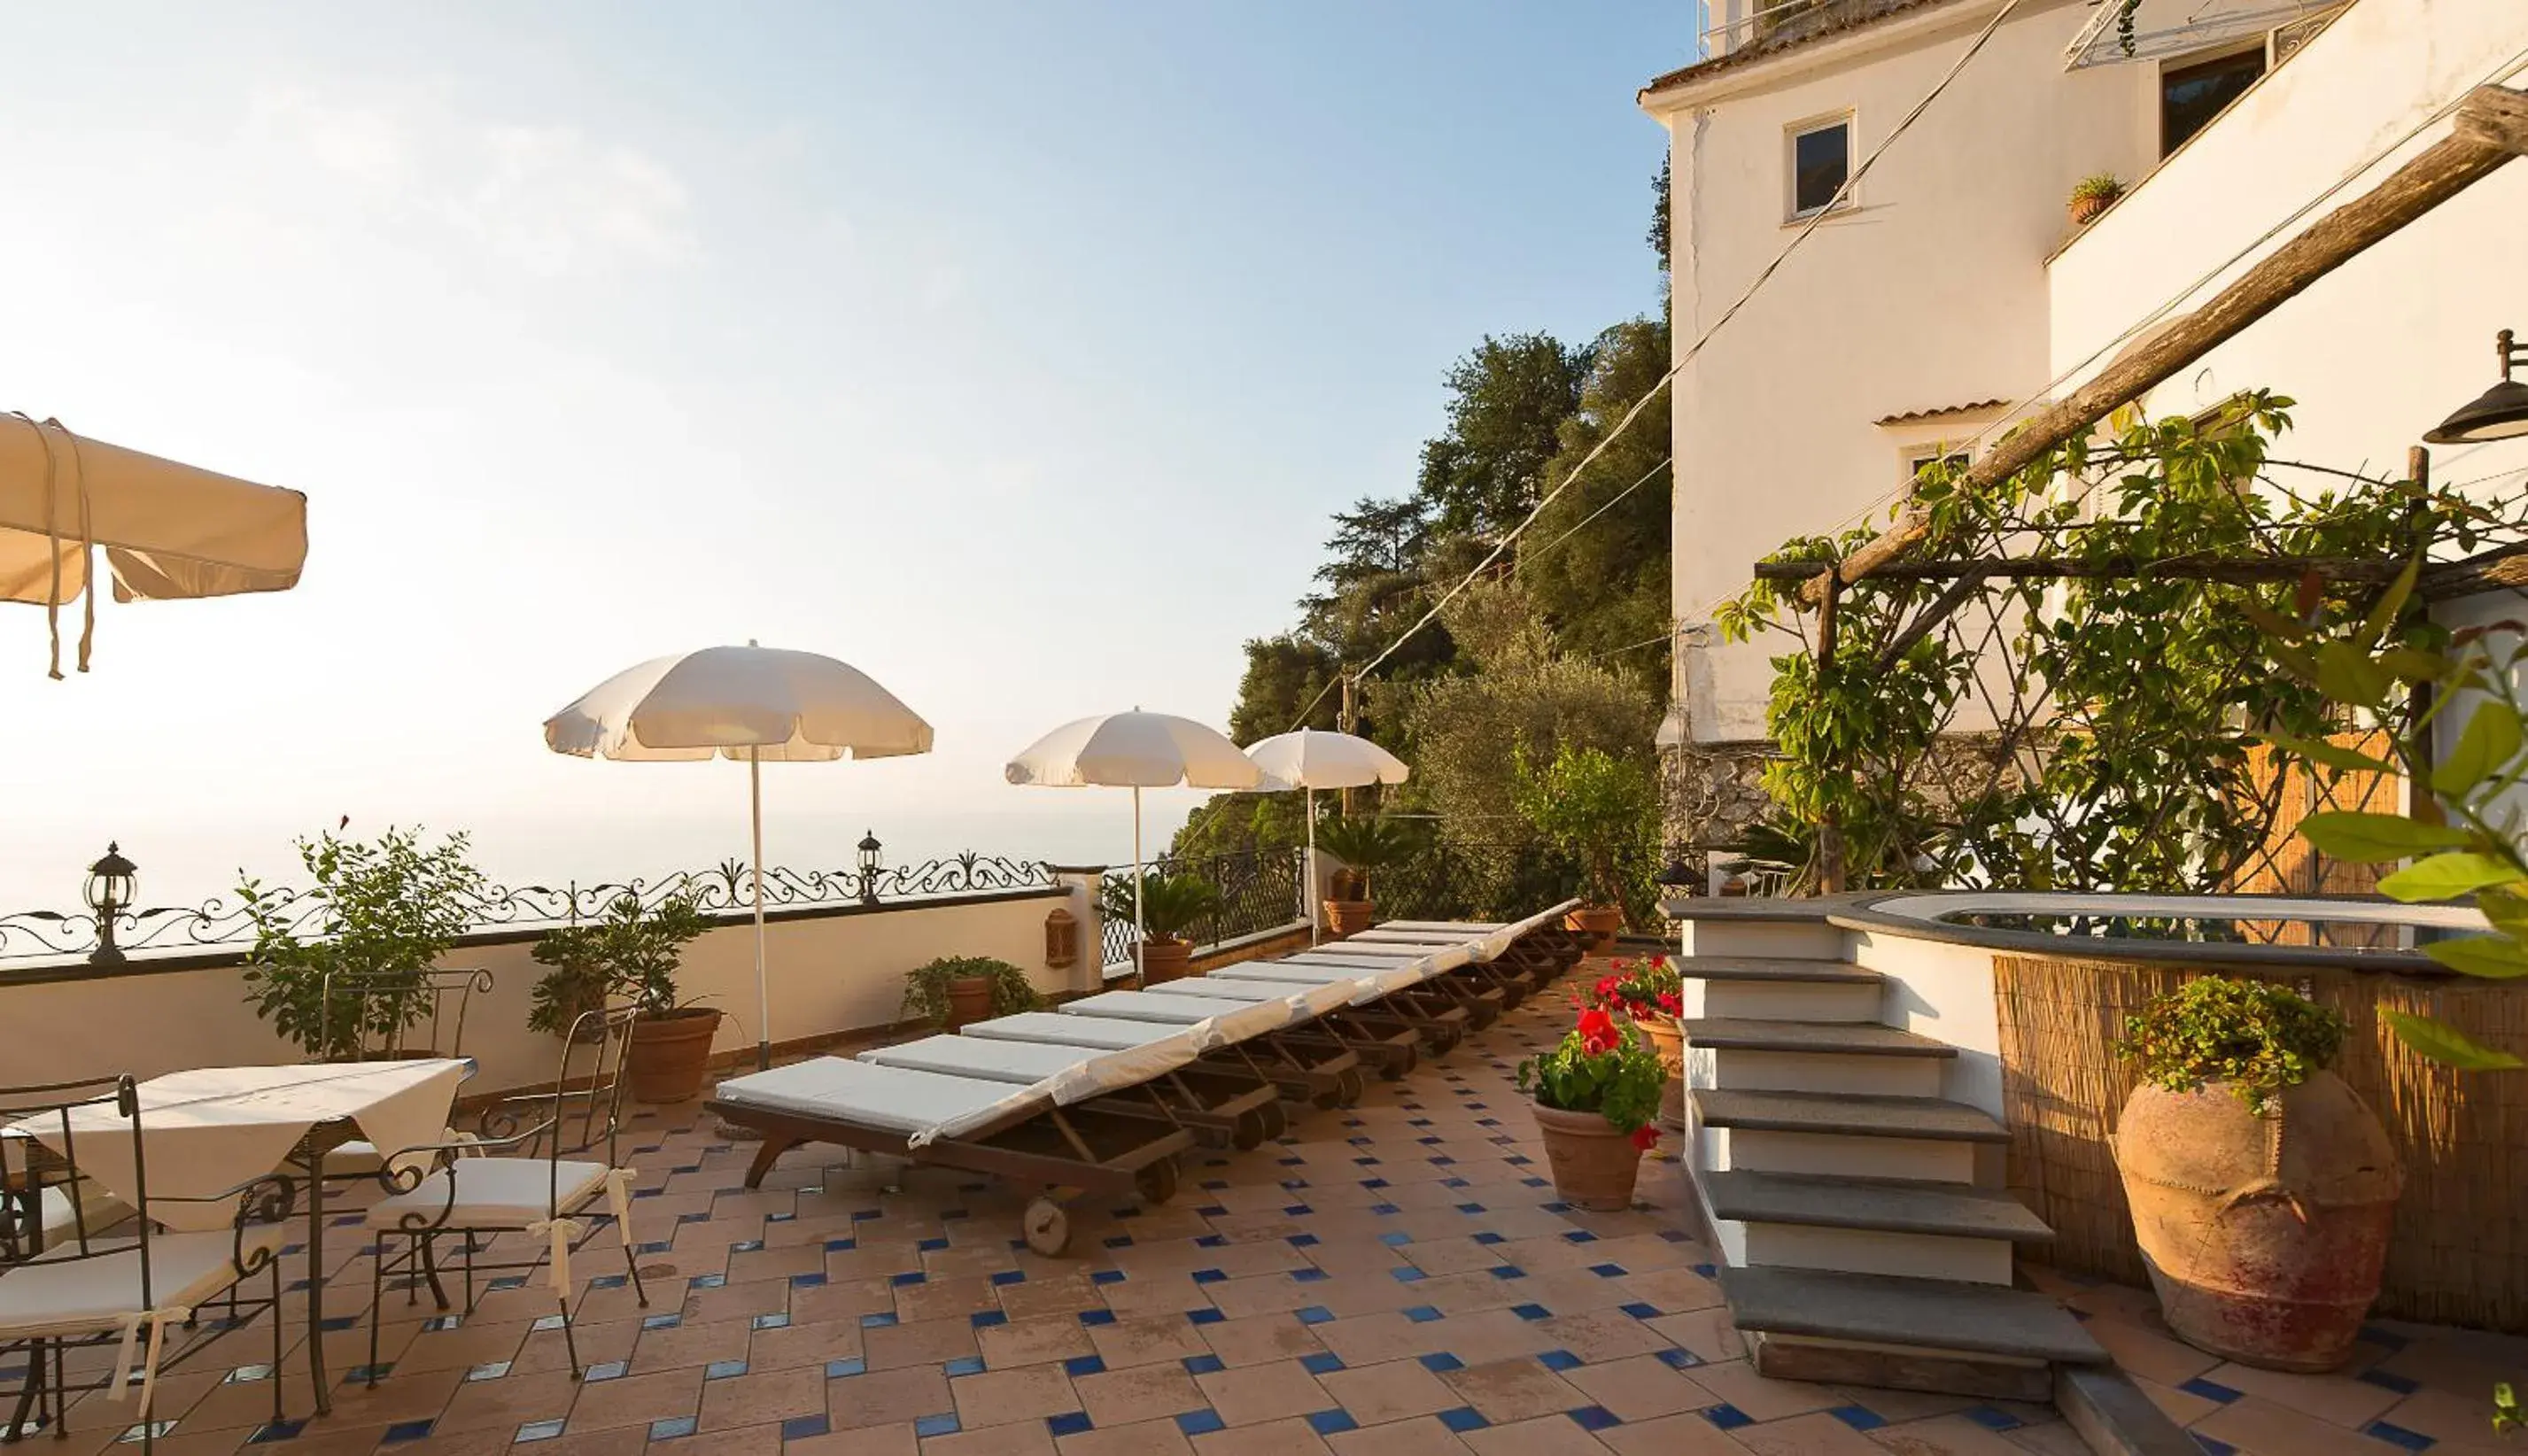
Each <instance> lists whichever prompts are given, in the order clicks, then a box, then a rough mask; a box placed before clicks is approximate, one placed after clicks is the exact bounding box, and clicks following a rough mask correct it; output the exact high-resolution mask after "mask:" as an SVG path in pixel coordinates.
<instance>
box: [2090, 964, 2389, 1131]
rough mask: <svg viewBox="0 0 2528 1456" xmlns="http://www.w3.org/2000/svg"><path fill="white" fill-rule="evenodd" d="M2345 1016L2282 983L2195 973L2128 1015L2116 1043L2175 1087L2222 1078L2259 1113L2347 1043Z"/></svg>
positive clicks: (2144, 1071)
mask: <svg viewBox="0 0 2528 1456" xmlns="http://www.w3.org/2000/svg"><path fill="white" fill-rule="evenodd" d="M2343 1048H2344V1017H2343V1016H2341V1015H2340V1014H2337V1013H2335V1012H2334V1011H2332V1010H2330V1009H2329V1008H2326V1007H2322V1006H2319V1005H2318V1004H2317V1003H2316V1002H2313V1001H2311V1000H2309V999H2308V998H2307V997H2305V996H2302V995H2300V994H2299V993H2298V992H2296V991H2293V990H2291V988H2289V987H2287V986H2278V985H2275V984H2273V983H2271V982H2269V981H2247V980H2236V979H2232V978H2231V977H2228V976H2198V977H2196V978H2195V979H2193V980H2190V981H2187V982H2186V984H2185V985H2183V986H2180V987H2178V988H2177V989H2176V990H2174V991H2168V992H2163V993H2162V994H2160V995H2157V996H2154V997H2152V998H2151V999H2150V1001H2149V1002H2148V1003H2147V1004H2145V1005H2144V1006H2143V1007H2142V1009H2141V1012H2140V1013H2139V1014H2136V1015H2133V1016H2129V1017H2127V1018H2126V1020H2125V1040H2124V1042H2123V1044H2122V1045H2121V1046H2120V1047H2119V1048H2118V1049H2117V1050H2118V1051H2120V1052H2121V1053H2122V1054H2123V1056H2124V1058H2125V1060H2126V1061H2128V1062H2131V1063H2133V1064H2134V1065H2135V1066H2136V1067H2137V1068H2138V1069H2139V1070H2140V1072H2141V1075H2142V1078H2143V1079H2144V1080H2146V1081H2148V1082H2151V1083H2153V1084H2154V1085H2157V1086H2161V1087H2165V1088H2167V1089H2168V1090H2170V1091H2172V1092H2191V1091H2194V1090H2196V1089H2198V1088H2200V1087H2201V1086H2203V1085H2204V1084H2205V1083H2207V1082H2226V1083H2228V1084H2230V1086H2231V1087H2232V1089H2233V1090H2235V1091H2236V1092H2237V1093H2238V1096H2239V1097H2240V1098H2241V1099H2243V1100H2244V1101H2245V1102H2246V1103H2247V1105H2248V1106H2249V1107H2252V1108H2255V1109H2257V1110H2258V1111H2260V1112H2261V1111H2263V1110H2264V1109H2265V1108H2266V1107H2268V1106H2269V1105H2270V1104H2271V1103H2272V1102H2273V1099H2274V1098H2275V1097H2276V1096H2278V1095H2279V1094H2281V1093H2282V1092H2283V1091H2284V1090H2285V1089H2286V1088H2290V1087H2296V1086H2298V1085H2299V1084H2300V1083H2302V1082H2304V1081H2307V1080H2308V1078H2309V1075H2310V1074H2311V1073H2312V1072H2317V1071H2322V1070H2324V1069H2325V1068H2326V1066H2328V1065H2329V1064H2331V1063H2333V1062H2334V1061H2335V1056H2336V1054H2337V1053H2338V1052H2340V1051H2342V1050H2343Z"/></svg>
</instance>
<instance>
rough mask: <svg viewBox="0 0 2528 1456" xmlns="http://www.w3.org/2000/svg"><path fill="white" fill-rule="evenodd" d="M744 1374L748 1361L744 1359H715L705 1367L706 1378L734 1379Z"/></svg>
mask: <svg viewBox="0 0 2528 1456" xmlns="http://www.w3.org/2000/svg"><path fill="white" fill-rule="evenodd" d="M744 1374H746V1362H745V1361H743V1360H714V1361H712V1362H711V1364H709V1365H706V1366H704V1367H703V1378H704V1379H706V1380H733V1379H735V1378H738V1377H739V1376H742V1375H744Z"/></svg>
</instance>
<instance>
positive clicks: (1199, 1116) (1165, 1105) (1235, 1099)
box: [860, 1023, 1286, 1152]
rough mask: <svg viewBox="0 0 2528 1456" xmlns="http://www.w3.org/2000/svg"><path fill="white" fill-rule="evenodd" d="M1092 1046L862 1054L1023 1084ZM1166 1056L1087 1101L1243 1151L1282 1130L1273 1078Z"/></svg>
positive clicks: (1048, 1075) (956, 1045)
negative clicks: (1170, 1124)
mask: <svg viewBox="0 0 2528 1456" xmlns="http://www.w3.org/2000/svg"><path fill="white" fill-rule="evenodd" d="M1186 1024H1191V1023H1186ZM1176 1029H1180V1030H1181V1029H1183V1027H1179V1028H1176ZM1085 1050H1086V1049H1084V1048H1081V1047H1076V1046H1069V1045H1064V1044H1060V1043H1055V1042H1039V1041H1012V1040H1007V1039H1003V1038H997V1037H987V1036H925V1037H922V1039H920V1040H919V1041H910V1042H905V1043H903V1044H901V1045H898V1046H892V1047H880V1048H878V1049H876V1050H875V1051H869V1052H863V1053H861V1056H860V1060H861V1061H863V1062H868V1063H872V1064H875V1065H876V1066H901V1067H905V1068H908V1069H910V1070H914V1071H931V1072H938V1073H940V1074H942V1075H945V1076H957V1077H970V1078H973V1079H974V1080H977V1081H998V1082H1012V1083H1017V1084H1020V1085H1023V1086H1024V1085H1032V1084H1034V1083H1036V1082H1045V1081H1053V1080H1057V1079H1060V1078H1062V1077H1065V1076H1067V1075H1071V1074H1073V1073H1075V1072H1076V1070H1077V1068H1078V1066H1079V1065H1080V1062H1081V1060H1082V1055H1081V1054H1082V1052H1083V1051H1085ZM1164 1062H1165V1065H1164V1066H1161V1065H1158V1064H1156V1063H1154V1064H1153V1065H1152V1066H1151V1069H1150V1074H1149V1076H1148V1077H1147V1079H1146V1080H1139V1081H1134V1082H1132V1083H1131V1084H1129V1085H1126V1086H1122V1087H1118V1088H1116V1089H1114V1090H1112V1091H1109V1092H1105V1093H1102V1094H1100V1095H1099V1096H1097V1097H1095V1098H1094V1099H1092V1100H1089V1101H1087V1102H1084V1103H1083V1104H1081V1105H1082V1106H1086V1107H1089V1108H1093V1109H1095V1110H1096V1111H1098V1112H1100V1113H1105V1114H1109V1115H1112V1116H1114V1117H1119V1118H1147V1119H1149V1120H1151V1121H1157V1122H1177V1123H1182V1124H1184V1125H1185V1126H1188V1127H1193V1128H1195V1129H1197V1130H1200V1131H1204V1132H1208V1133H1210V1134H1212V1136H1211V1137H1210V1138H1209V1139H1208V1140H1209V1141H1212V1142H1214V1143H1216V1144H1219V1143H1225V1144H1227V1145H1229V1146H1232V1147H1235V1148H1237V1149H1238V1151H1240V1152H1243V1151H1245V1150H1246V1149H1248V1148H1251V1147H1254V1146H1256V1145H1257V1144H1259V1143H1261V1142H1263V1141H1264V1139H1265V1138H1267V1137H1278V1136H1280V1129H1281V1128H1282V1127H1283V1126H1284V1125H1285V1123H1286V1119H1285V1118H1284V1117H1283V1114H1282V1110H1281V1107H1280V1106H1279V1102H1280V1099H1279V1097H1278V1095H1277V1092H1278V1089H1277V1087H1276V1085H1275V1084H1274V1083H1273V1082H1272V1081H1271V1080H1270V1079H1268V1078H1266V1077H1264V1076H1263V1075H1261V1074H1260V1073H1256V1072H1252V1071H1248V1070H1245V1069H1243V1068H1241V1067H1237V1066H1225V1067H1224V1066H1212V1065H1210V1064H1208V1063H1206V1062H1204V1061H1203V1060H1201V1059H1200V1058H1199V1057H1196V1056H1193V1055H1187V1056H1185V1057H1183V1058H1178V1057H1173V1056H1170V1057H1167V1058H1165V1059H1164ZM1057 1100H1058V1099H1057Z"/></svg>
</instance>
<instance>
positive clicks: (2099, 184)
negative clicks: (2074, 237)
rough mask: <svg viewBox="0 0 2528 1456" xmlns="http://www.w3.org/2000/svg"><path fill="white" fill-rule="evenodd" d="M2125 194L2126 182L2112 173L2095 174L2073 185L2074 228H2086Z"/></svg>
mask: <svg viewBox="0 0 2528 1456" xmlns="http://www.w3.org/2000/svg"><path fill="white" fill-rule="evenodd" d="M2124 194H2125V184H2124V180H2123V179H2121V178H2119V177H2117V176H2116V175H2115V174H2114V173H2112V172H2093V173H2091V174H2089V175H2088V176H2087V177H2084V178H2082V179H2080V181H2079V182H2075V183H2073V185H2072V199H2071V202H2070V203H2069V204H2068V205H2069V210H2070V212H2071V214H2072V226H2073V227H2075V228H2085V227H2087V226H2089V224H2090V223H2091V222H2093V221H2095V220H2096V218H2097V216H2098V214H2100V213H2102V212H2105V211H2106V210H2107V209H2108V208H2109V207H2110V206H2112V205H2114V203H2115V200H2116V199H2117V198H2119V197H2121V196H2123V195H2124Z"/></svg>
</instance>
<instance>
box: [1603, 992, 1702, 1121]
mask: <svg viewBox="0 0 2528 1456" xmlns="http://www.w3.org/2000/svg"><path fill="white" fill-rule="evenodd" d="M1589 999H1590V1002H1591V1004H1592V1005H1593V1006H1595V1007H1596V1008H1597V1009H1598V1010H1600V1011H1603V1012H1606V1013H1607V1014H1611V1015H1614V1016H1618V1017H1621V1018H1623V1019H1624V1020H1627V1021H1630V1022H1632V1024H1633V1025H1634V1027H1635V1028H1637V1029H1638V1030H1639V1031H1640V1032H1641V1033H1642V1035H1643V1036H1644V1037H1646V1038H1648V1039H1649V1041H1650V1044H1651V1050H1652V1051H1653V1052H1654V1053H1656V1054H1657V1055H1658V1057H1659V1066H1660V1067H1661V1068H1662V1069H1663V1070H1664V1071H1665V1072H1666V1075H1667V1079H1666V1082H1665V1085H1664V1086H1663V1087H1662V1089H1661V1091H1660V1093H1659V1121H1660V1122H1661V1123H1663V1124H1665V1125H1667V1126H1670V1127H1682V1126H1684V1125H1685V1030H1684V1028H1683V1027H1681V1026H1680V1025H1678V1024H1677V1016H1678V1014H1680V1013H1682V1012H1683V1011H1684V1010H1685V977H1684V975H1683V973H1681V972H1680V971H1678V969H1677V968H1676V967H1675V966H1674V965H1672V964H1670V963H1669V962H1668V959H1667V958H1666V957H1665V956H1652V957H1650V958H1649V959H1647V960H1642V961H1618V962H1614V964H1613V965H1611V966H1609V967H1608V968H1607V971H1606V974H1605V975H1603V976H1600V977H1599V978H1598V984H1597V985H1596V986H1594V987H1592V988H1590V995H1589Z"/></svg>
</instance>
